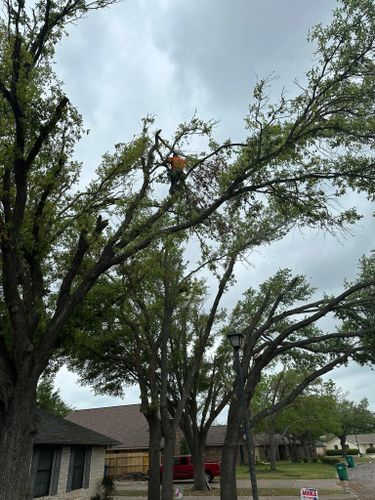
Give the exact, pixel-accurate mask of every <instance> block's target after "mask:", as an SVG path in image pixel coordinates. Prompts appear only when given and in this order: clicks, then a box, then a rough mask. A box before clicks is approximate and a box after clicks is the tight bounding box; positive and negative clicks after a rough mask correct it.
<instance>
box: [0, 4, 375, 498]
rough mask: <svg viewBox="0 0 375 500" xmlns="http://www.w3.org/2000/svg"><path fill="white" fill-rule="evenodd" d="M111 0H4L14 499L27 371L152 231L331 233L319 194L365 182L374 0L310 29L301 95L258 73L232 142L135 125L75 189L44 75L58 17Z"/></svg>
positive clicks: (7, 399)
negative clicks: (280, 228)
mask: <svg viewBox="0 0 375 500" xmlns="http://www.w3.org/2000/svg"><path fill="white" fill-rule="evenodd" d="M111 3H112V1H111V0H108V1H106V0H98V1H95V0H94V1H92V2H89V1H84V0H83V1H81V0H80V1H78V0H77V1H74V0H73V1H71V0H66V1H64V0H58V1H56V2H52V1H51V0H41V1H39V2H36V3H33V4H30V6H28V5H26V4H25V2H23V1H20V0H19V1H17V0H16V1H14V2H13V1H4V2H3V9H2V12H1V17H0V59H1V64H0V167H1V171H0V176H1V183H0V185H1V188H0V199H1V207H0V249H1V283H2V288H1V299H2V301H1V307H0V311H1V315H2V316H1V324H2V330H1V335H0V347H1V350H0V373H1V378H0V499H1V500H8V499H9V498H10V497H11V498H13V499H14V500H20V499H23V498H24V496H25V492H26V490H27V482H28V474H29V467H30V459H31V451H32V443H33V436H34V434H35V432H36V428H37V421H36V420H35V418H33V417H32V416H33V415H34V414H35V407H36V387H37V383H38V379H39V377H40V375H41V374H42V373H43V371H44V370H45V369H46V367H47V366H48V363H49V360H50V359H51V357H52V356H53V355H54V353H55V352H56V350H57V349H58V348H59V346H60V345H61V342H62V339H63V337H64V335H65V333H66V331H67V326H68V323H69V321H70V319H71V318H72V316H73V315H74V313H75V311H76V308H77V307H78V306H79V305H80V304H81V303H82V302H83V301H84V300H85V298H86V296H87V294H88V293H89V291H90V290H91V289H92V288H93V287H94V286H95V284H96V283H97V281H98V279H99V278H100V277H101V276H102V275H103V274H104V273H106V272H107V271H108V270H109V269H111V268H112V267H114V266H116V265H119V264H121V263H123V262H129V263H130V261H131V259H132V257H133V256H135V255H136V254H137V253H138V252H140V251H142V250H143V249H145V248H146V247H147V246H149V245H150V244H151V243H152V242H153V241H155V240H157V239H158V238H159V237H160V236H162V235H168V234H169V235H173V234H176V233H177V232H179V231H184V230H185V231H188V230H190V231H192V230H193V229H194V228H196V229H197V235H198V236H199V237H200V238H201V239H203V237H204V231H208V232H209V234H210V235H211V236H215V233H217V232H221V233H223V232H225V231H227V232H228V238H230V235H231V227H230V225H229V224H228V221H232V222H233V223H234V224H241V223H242V224H244V227H247V226H249V225H251V224H253V223H254V221H256V220H257V219H259V218H264V216H265V214H266V212H267V210H268V211H271V212H273V211H278V212H279V213H280V214H284V215H285V218H286V219H288V223H287V224H286V225H285V231H287V230H288V229H289V228H290V227H292V226H293V224H295V223H298V222H300V223H302V224H310V225H314V226H323V227H327V228H331V229H333V228H337V226H339V227H341V226H342V225H343V224H344V223H345V222H346V221H353V220H355V219H356V215H355V214H354V212H353V211H351V210H348V211H346V212H343V213H337V212H335V211H334V210H331V207H332V205H331V201H332V197H333V196H336V195H341V194H343V193H344V192H345V188H346V186H347V185H348V184H350V185H351V186H353V187H356V188H358V189H366V190H368V191H371V192H372V181H373V178H374V165H373V156H372V155H371V154H370V152H369V148H370V147H371V145H372V144H373V141H374V121H373V95H374V80H373V77H372V76H373V69H374V68H373V50H374V33H373V29H372V28H373V20H374V5H373V2H372V1H371V0H342V1H341V2H340V6H341V9H340V10H338V11H337V12H336V15H335V19H334V21H333V23H332V24H331V25H330V26H328V27H327V28H322V27H318V28H316V29H315V30H314V31H313V33H312V38H313V39H315V41H316V42H317V59H318V61H317V62H316V64H315V66H314V68H313V69H312V70H311V71H310V72H309V73H308V75H307V81H306V85H305V88H301V89H300V94H299V96H298V97H296V98H293V99H291V100H288V99H286V98H285V97H282V98H281V100H280V102H278V103H276V104H274V105H272V104H269V103H268V99H267V95H266V82H260V83H259V85H257V87H256V89H255V93H254V99H255V100H254V104H253V105H252V106H251V108H250V114H249V116H248V118H247V123H248V127H249V137H248V138H247V139H246V141H244V142H243V143H241V144H238V145H236V146H235V145H233V144H230V143H229V142H227V143H225V144H222V145H219V144H216V143H215V142H214V141H213V140H212V134H211V132H212V126H211V125H210V124H208V125H207V124H205V123H202V122H200V121H199V120H197V119H196V118H194V119H193V120H192V121H191V122H189V123H187V124H184V125H182V126H181V127H179V128H178V130H177V131H176V134H175V135H174V136H173V137H172V138H170V139H169V140H166V139H165V138H164V137H162V134H161V132H160V131H158V132H155V133H153V132H152V131H151V128H150V127H151V126H152V124H151V122H150V120H145V122H144V128H143V130H142V132H141V133H140V135H139V136H138V137H135V138H134V139H133V140H132V141H131V142H130V143H129V144H118V145H117V147H116V148H115V151H114V153H113V154H106V155H105V156H104V157H103V161H102V163H101V165H100V167H99V168H98V170H97V174H96V176H95V178H94V179H93V180H92V182H91V183H90V184H89V185H88V186H87V188H86V189H83V190H77V185H76V183H77V181H78V175H79V167H80V165H79V164H77V163H76V162H75V161H74V160H73V159H72V153H73V149H74V145H75V143H76V141H77V140H79V138H80V135H81V134H82V132H83V129H82V120H81V117H80V116H79V114H78V113H77V111H76V110H75V108H74V107H73V106H72V104H71V103H70V102H69V99H68V98H67V96H66V95H65V93H64V89H63V87H62V84H61V83H60V82H59V81H58V79H57V78H56V77H55V75H54V72H53V69H52V67H53V57H54V52H55V47H56V44H57V43H58V42H59V41H60V40H61V39H62V38H63V36H64V34H65V31H66V27H67V25H68V24H69V23H71V22H74V21H76V20H78V19H79V18H80V17H82V16H83V15H85V14H86V13H87V12H88V11H89V10H92V9H100V8H103V7H105V6H108V5H109V4H111ZM196 134H202V135H204V136H205V137H207V138H208V140H209V145H208V148H209V149H208V152H207V154H203V155H201V156H199V157H190V158H188V162H187V168H186V178H185V181H184V184H183V185H181V186H180V188H181V189H178V190H177V191H176V192H175V193H174V194H173V195H167V194H165V193H166V191H167V190H166V189H165V186H163V185H165V184H166V183H168V165H167V163H166V159H167V157H168V156H169V155H170V154H171V152H172V151H174V150H175V149H179V150H184V146H185V145H186V140H187V139H188V138H189V137H190V136H191V135H196ZM236 148H237V149H236ZM239 149H240V151H241V153H240V154H238V155H234V156H230V153H232V154H233V151H238V150H239ZM218 209H220V210H218ZM171 214H173V215H174V217H175V218H172V221H171V219H170V215H171ZM166 216H167V217H166ZM202 223H205V225H204V226H203V225H202ZM198 227H199V230H198ZM30 416H31V417H30ZM166 498H168V500H169V499H170V498H172V489H171V491H170V492H169V496H168V497H166Z"/></svg>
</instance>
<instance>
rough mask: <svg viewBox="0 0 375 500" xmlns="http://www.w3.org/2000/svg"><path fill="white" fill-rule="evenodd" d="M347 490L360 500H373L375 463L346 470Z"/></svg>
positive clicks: (374, 494)
mask: <svg viewBox="0 0 375 500" xmlns="http://www.w3.org/2000/svg"><path fill="white" fill-rule="evenodd" d="M348 475H349V483H348V486H349V488H350V489H351V490H352V491H353V492H354V493H355V494H356V495H357V498H360V499H361V500H374V499H375V462H374V463H368V464H360V465H358V466H357V467H355V468H354V469H348Z"/></svg>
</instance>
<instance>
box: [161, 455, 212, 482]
mask: <svg viewBox="0 0 375 500" xmlns="http://www.w3.org/2000/svg"><path fill="white" fill-rule="evenodd" d="M204 470H205V473H206V479H207V481H208V482H209V483H211V481H212V480H213V478H214V477H216V476H220V464H219V463H218V462H205V463H204ZM162 474H163V466H162V465H161V466H160V477H162ZM193 478H194V469H193V464H192V461H191V455H179V456H177V457H174V465H173V479H193Z"/></svg>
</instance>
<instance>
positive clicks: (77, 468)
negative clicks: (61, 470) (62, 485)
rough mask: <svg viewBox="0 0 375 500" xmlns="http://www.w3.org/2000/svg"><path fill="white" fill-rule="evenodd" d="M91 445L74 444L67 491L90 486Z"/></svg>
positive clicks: (71, 452) (71, 451)
mask: <svg viewBox="0 0 375 500" xmlns="http://www.w3.org/2000/svg"><path fill="white" fill-rule="evenodd" d="M90 467H91V447H86V446H72V448H71V449H70V462H69V471H68V482H67V491H71V490H78V489H80V488H88V487H89V482H90Z"/></svg>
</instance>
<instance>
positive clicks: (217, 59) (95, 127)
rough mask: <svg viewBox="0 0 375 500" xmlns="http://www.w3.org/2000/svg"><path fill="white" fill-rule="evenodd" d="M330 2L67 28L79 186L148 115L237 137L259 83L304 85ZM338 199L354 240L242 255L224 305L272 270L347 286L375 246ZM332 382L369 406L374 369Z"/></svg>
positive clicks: (169, 4) (110, 17)
mask: <svg viewBox="0 0 375 500" xmlns="http://www.w3.org/2000/svg"><path fill="white" fill-rule="evenodd" d="M334 5H335V2H334V1H333V0H315V1H314V2H311V1H310V0H283V1H282V2H280V0H262V1H260V0H257V1H255V0H236V2H229V0H223V1H221V2H218V1H217V0H201V1H199V2H197V1H191V0H179V1H178V2H177V1H175V0H138V1H137V2H134V1H133V2H129V1H128V2H122V3H119V4H118V5H116V6H113V7H112V8H111V9H107V10H105V11H101V12H93V13H90V14H89V15H88V16H87V18H86V19H84V20H81V21H79V22H78V23H77V24H76V25H74V26H72V27H71V29H70V37H69V38H68V39H66V40H64V41H63V43H62V45H61V47H60V48H59V49H58V52H57V66H56V70H57V72H58V75H59V76H60V77H61V78H62V79H63V80H64V81H65V88H66V90H67V94H68V96H69V97H70V99H71V101H72V102H73V103H75V104H76V105H77V106H78V108H79V110H80V111H81V112H82V114H83V116H84V121H85V124H86V126H87V128H89V129H90V130H91V133H90V134H89V135H88V136H85V137H84V138H83V140H82V142H81V144H80V145H79V147H78V148H77V152H76V156H77V158H78V159H80V160H82V161H83V163H84V167H85V168H84V179H85V180H87V179H89V178H90V177H92V175H93V172H94V168H95V167H96V166H97V164H98V162H99V161H100V157H101V154H102V153H103V152H105V151H106V150H110V149H111V148H112V145H113V144H114V143H117V142H121V141H125V140H128V139H129V138H131V137H132V135H133V134H134V133H137V132H138V131H139V128H140V119H141V118H142V117H143V116H145V115H146V114H148V113H153V114H155V115H156V116H157V124H158V126H160V127H161V128H162V129H163V131H164V132H166V133H170V132H172V131H173V129H174V127H175V126H176V125H177V124H178V123H179V122H181V121H184V120H187V119H189V118H190V117H191V116H192V115H193V113H194V111H195V110H197V111H198V115H199V116H202V117H203V118H205V119H210V118H213V119H216V120H221V122H220V125H219V126H218V134H219V136H220V138H226V137H231V138H233V139H238V138H242V137H243V135H244V122H243V118H244V116H245V115H246V112H247V106H248V103H249V101H250V97H251V88H252V86H253V84H254V82H255V79H256V75H259V76H260V77H264V76H266V75H269V74H270V73H271V72H272V71H274V72H275V74H277V75H279V79H278V80H277V81H276V82H274V88H273V91H272V95H273V96H274V97H275V98H276V96H277V95H278V93H279V92H280V90H281V88H282V87H283V86H285V87H286V88H288V89H289V91H290V92H291V93H293V92H295V88H294V86H293V80H294V78H295V77H300V78H301V79H303V75H304V73H305V71H306V70H307V69H308V68H309V67H310V66H311V64H312V46H311V45H309V44H307V42H306V34H307V31H308V29H309V28H310V27H311V26H312V25H313V24H315V23H317V22H319V21H322V22H326V21H327V20H328V19H329V18H330V16H331V10H332V8H333V7H334ZM343 202H345V205H348V206H350V205H352V204H355V205H358V206H359V208H360V210H361V211H362V212H363V213H365V215H366V217H365V219H364V220H363V221H362V222H361V223H359V224H358V225H357V226H356V227H355V228H354V235H353V236H349V235H348V236H347V237H346V238H343V237H341V238H340V239H339V240H338V239H335V238H333V237H331V236H329V235H322V234H319V233H317V232H316V231H313V230H308V231H305V232H303V233H299V232H298V231H294V232H292V233H291V234H289V235H288V237H287V238H285V239H284V240H283V241H280V242H276V243H275V244H273V245H271V246H269V247H266V248H264V249H262V251H260V252H257V253H256V254H254V255H253V256H251V257H250V262H251V264H253V267H250V268H244V267H243V266H240V265H239V266H238V267H237V269H238V271H237V278H238V279H237V284H236V286H235V287H234V288H233V290H232V291H231V292H230V293H229V294H228V297H227V298H226V301H225V305H227V306H231V305H232V304H233V303H234V302H235V301H236V300H238V298H239V297H240V296H241V294H242V292H243V291H244V290H245V289H246V287H248V286H255V285H257V284H259V283H260V282H261V281H263V280H264V279H266V278H268V277H269V276H270V275H271V274H272V273H274V272H275V271H277V270H278V269H279V268H281V267H290V268H292V269H293V271H294V272H296V273H303V274H307V275H308V276H309V277H310V278H311V281H312V284H313V285H314V286H317V287H319V288H320V289H322V290H324V291H327V292H330V293H334V292H337V291H338V290H340V289H341V287H342V283H343V279H344V277H349V278H352V277H354V275H355V273H356V265H357V261H358V258H359V257H360V256H361V255H362V254H363V253H368V251H369V250H370V249H371V248H374V247H375V241H374V240H375V236H374V234H375V231H374V228H373V226H374V220H373V218H372V216H371V215H372V214H371V212H372V210H373V209H372V207H371V206H370V205H369V204H368V203H367V202H365V201H364V200H363V198H360V197H358V196H354V195H353V196H348V197H347V198H346V199H345V200H344V201H343ZM330 376H331V375H330ZM332 378H333V379H334V380H336V381H337V383H338V384H340V385H342V386H345V389H346V390H349V391H350V392H351V396H352V397H353V398H357V396H358V394H361V397H362V394H363V395H364V396H365V395H367V396H368V397H369V398H372V399H371V403H372V405H373V406H374V407H375V399H374V397H373V396H372V387H373V385H374V382H375V377H374V374H373V372H371V371H368V370H367V369H366V368H360V367H358V366H356V365H351V366H350V367H349V368H342V369H340V370H336V371H335V372H334V373H333V374H332ZM56 383H57V385H58V386H59V387H61V390H62V392H63V396H64V398H65V399H66V400H67V402H68V403H70V404H72V405H74V406H76V407H77V408H82V407H88V406H100V405H107V404H109V403H111V402H112V403H113V404H116V403H118V401H119V400H118V399H111V398H102V397H98V396H95V397H94V396H93V394H92V393H91V392H90V391H89V389H88V388H80V387H79V386H78V385H77V380H76V377H75V376H72V375H69V374H68V373H67V372H66V371H64V372H62V374H59V376H58V378H57V382H56ZM127 394H128V395H127V397H126V398H125V401H127V402H136V400H137V398H138V395H137V391H136V390H130V391H128V393H127Z"/></svg>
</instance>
